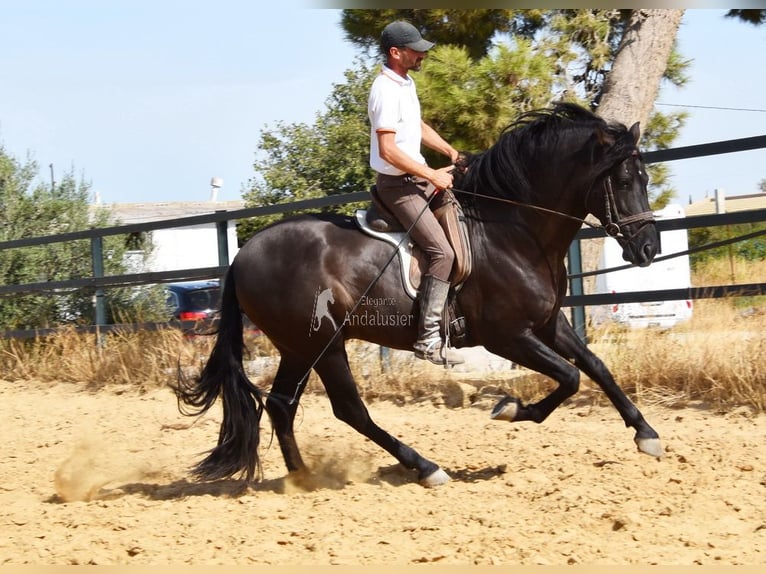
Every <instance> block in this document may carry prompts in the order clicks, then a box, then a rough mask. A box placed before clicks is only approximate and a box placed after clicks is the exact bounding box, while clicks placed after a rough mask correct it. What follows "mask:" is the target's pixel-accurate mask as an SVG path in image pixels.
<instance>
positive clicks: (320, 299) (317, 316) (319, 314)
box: [309, 287, 338, 335]
mask: <svg viewBox="0 0 766 574" xmlns="http://www.w3.org/2000/svg"><path fill="white" fill-rule="evenodd" d="M331 303H335V297H334V296H333V294H332V289H331V288H330V287H328V288H327V289H325V290H324V291H320V290H319V289H317V295H316V297H315V298H314V313H313V316H312V318H311V330H310V331H309V335H311V332H312V331H313V332H316V331H319V329H320V328H321V327H322V319H325V318H326V319H328V320H329V321H330V325H331V326H332V328H333V330H337V329H338V325H337V324H336V323H335V319H333V318H332V315H331V314H330V304H331Z"/></svg>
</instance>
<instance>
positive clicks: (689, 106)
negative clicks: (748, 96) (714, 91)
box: [656, 102, 766, 113]
mask: <svg viewBox="0 0 766 574" xmlns="http://www.w3.org/2000/svg"><path fill="white" fill-rule="evenodd" d="M656 105H658V106H672V107H676V108H700V109H704V110H726V111H729V112H761V113H766V110H762V109H758V108H729V107H725V106H693V105H689V104H665V103H663V102H656Z"/></svg>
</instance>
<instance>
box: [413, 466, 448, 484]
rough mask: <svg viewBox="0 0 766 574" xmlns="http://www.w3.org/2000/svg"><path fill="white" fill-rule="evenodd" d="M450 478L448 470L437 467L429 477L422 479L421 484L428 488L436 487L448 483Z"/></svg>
mask: <svg viewBox="0 0 766 574" xmlns="http://www.w3.org/2000/svg"><path fill="white" fill-rule="evenodd" d="M450 480H451V479H450V477H449V475H448V474H447V473H446V472H444V471H443V470H442V469H441V468H437V469H436V470H435V471H433V472H432V473H431V474H429V475H428V476H427V477H425V478H422V479H420V484H421V486H425V487H426V488H434V487H435V486H441V485H442V484H446V483H448V482H449V481H450Z"/></svg>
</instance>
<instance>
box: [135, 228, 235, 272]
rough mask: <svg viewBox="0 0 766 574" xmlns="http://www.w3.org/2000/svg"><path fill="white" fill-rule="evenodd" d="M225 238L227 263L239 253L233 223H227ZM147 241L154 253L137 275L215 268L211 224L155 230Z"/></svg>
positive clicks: (215, 240)
mask: <svg viewBox="0 0 766 574" xmlns="http://www.w3.org/2000/svg"><path fill="white" fill-rule="evenodd" d="M227 236H228V243H229V263H231V261H232V259H234V256H235V255H236V254H237V251H238V250H239V248H238V247H237V231H236V226H235V224H234V222H229V226H228V230H227ZM151 237H152V244H153V245H154V249H153V251H152V253H151V255H150V256H149V257H148V258H146V259H145V260H144V262H143V265H142V267H143V269H141V271H144V272H151V271H176V270H179V269H194V268H197V267H215V266H217V265H218V235H217V233H216V227H215V224H214V223H209V224H204V225H193V226H189V227H174V228H169V229H156V230H154V231H152V232H151ZM133 262H135V259H133Z"/></svg>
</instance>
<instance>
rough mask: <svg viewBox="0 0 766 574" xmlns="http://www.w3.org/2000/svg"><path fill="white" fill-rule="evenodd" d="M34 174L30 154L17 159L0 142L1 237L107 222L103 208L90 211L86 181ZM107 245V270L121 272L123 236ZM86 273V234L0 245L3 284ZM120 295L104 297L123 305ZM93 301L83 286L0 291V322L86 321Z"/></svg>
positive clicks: (9, 325) (27, 325) (25, 325)
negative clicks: (48, 181)
mask: <svg viewBox="0 0 766 574" xmlns="http://www.w3.org/2000/svg"><path fill="white" fill-rule="evenodd" d="M37 175H38V167H37V164H36V163H35V162H34V161H33V160H32V159H31V158H27V160H26V161H25V162H23V163H22V162H19V161H18V160H17V159H15V158H14V157H11V156H10V155H8V154H7V153H6V152H5V149H4V148H3V147H2V146H0V241H9V240H13V239H20V238H25V237H39V236H45V235H54V234H59V233H67V232H70V231H80V230H84V229H88V228H90V227H91V226H98V225H102V224H104V223H105V222H106V220H107V217H108V213H107V212H105V211H102V212H98V213H95V214H91V213H90V211H89V206H88V190H89V185H88V184H87V183H85V182H83V181H79V182H78V181H77V180H76V179H75V177H74V175H73V174H71V173H68V174H65V175H64V176H63V177H62V178H61V181H60V182H56V183H53V184H44V183H35V180H36V178H37ZM105 248H106V250H107V251H108V252H109V253H111V254H112V256H111V257H109V258H107V260H106V261H105V270H106V271H107V273H121V272H123V267H122V253H123V252H124V245H123V244H122V240H121V239H120V238H117V237H115V238H109V240H108V241H106V245H105ZM90 275H91V256H90V244H89V242H88V241H87V240H78V241H69V242H64V243H51V244H46V245H41V246H34V247H24V248H15V249H4V250H2V251H0V281H2V283H3V284H6V285H19V284H26V283H41V282H45V281H57V280H65V279H73V278H78V277H87V276H90ZM52 295H55V296H52ZM121 297H122V294H120V293H118V292H114V293H112V294H111V295H110V296H109V297H108V302H110V303H111V308H112V309H114V310H116V309H119V308H123V307H124V304H125V301H124V300H123V299H121ZM92 306H93V305H92V292H88V291H86V290H79V291H72V292H67V293H61V292H57V293H53V292H49V293H42V294H32V295H19V296H13V297H0V325H1V326H2V328H3V329H33V328H44V327H51V326H56V325H59V324H61V323H83V322H86V323H90V322H91V321H92V320H91V316H92Z"/></svg>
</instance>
